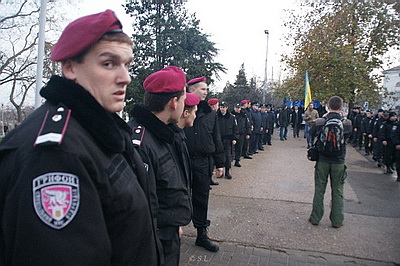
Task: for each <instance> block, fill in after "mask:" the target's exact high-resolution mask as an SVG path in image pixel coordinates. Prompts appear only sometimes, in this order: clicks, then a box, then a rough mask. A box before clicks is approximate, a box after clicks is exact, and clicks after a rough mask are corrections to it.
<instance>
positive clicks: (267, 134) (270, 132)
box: [265, 129, 273, 144]
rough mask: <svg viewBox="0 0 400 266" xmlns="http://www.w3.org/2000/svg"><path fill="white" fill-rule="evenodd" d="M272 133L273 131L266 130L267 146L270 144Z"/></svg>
mask: <svg viewBox="0 0 400 266" xmlns="http://www.w3.org/2000/svg"><path fill="white" fill-rule="evenodd" d="M272 132H273V129H268V132H267V133H266V134H265V142H266V143H268V144H271V140H272V137H271V136H272Z"/></svg>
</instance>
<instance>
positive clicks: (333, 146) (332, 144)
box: [317, 118, 345, 157]
mask: <svg viewBox="0 0 400 266" xmlns="http://www.w3.org/2000/svg"><path fill="white" fill-rule="evenodd" d="M344 145H345V143H344V131H343V122H342V120H341V119H338V118H328V119H326V121H325V123H324V125H323V126H322V128H321V130H320V132H319V135H318V141H317V148H318V151H319V152H320V154H322V155H324V156H326V157H335V156H338V155H340V154H341V153H342V151H343V148H344Z"/></svg>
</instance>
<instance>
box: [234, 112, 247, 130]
mask: <svg viewBox="0 0 400 266" xmlns="http://www.w3.org/2000/svg"><path fill="white" fill-rule="evenodd" d="M232 114H233V115H234V116H235V118H236V122H237V125H238V126H237V127H238V132H239V135H250V134H251V128H250V120H249V118H248V117H247V115H246V113H245V112H244V111H240V112H239V113H236V112H235V111H232Z"/></svg>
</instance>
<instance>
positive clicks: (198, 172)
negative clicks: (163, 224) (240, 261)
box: [184, 77, 225, 252]
mask: <svg viewBox="0 0 400 266" xmlns="http://www.w3.org/2000/svg"><path fill="white" fill-rule="evenodd" d="M188 87H189V92H191V93H193V94H196V95H197V97H198V98H199V99H200V103H199V105H198V110H197V113H196V119H195V121H194V124H193V127H190V128H185V129H184V130H185V134H186V137H187V145H188V149H189V154H190V157H191V162H192V166H193V168H192V169H193V171H192V173H193V185H192V202H193V224H194V227H196V228H197V239H196V245H198V246H202V247H204V248H205V249H207V250H209V251H213V252H216V251H218V249H219V247H218V245H216V244H214V243H212V242H211V241H210V240H209V238H208V236H207V227H208V226H210V220H208V219H207V216H208V199H209V192H210V181H211V176H212V171H213V168H214V163H215V165H216V167H217V177H219V176H223V175H224V168H223V167H224V159H225V156H224V149H223V146H222V142H221V136H220V134H219V128H218V123H217V116H216V114H215V112H214V111H213V110H212V109H211V107H210V106H209V105H208V104H207V102H206V101H205V99H206V97H207V93H208V85H207V83H206V78H205V77H200V78H195V79H192V80H190V81H189V82H188Z"/></svg>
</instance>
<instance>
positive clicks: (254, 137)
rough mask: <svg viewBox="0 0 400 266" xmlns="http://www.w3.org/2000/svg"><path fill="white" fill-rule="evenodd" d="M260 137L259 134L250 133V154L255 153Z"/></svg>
mask: <svg viewBox="0 0 400 266" xmlns="http://www.w3.org/2000/svg"><path fill="white" fill-rule="evenodd" d="M260 136H261V134H256V133H251V139H250V141H251V142H250V148H249V152H250V153H255V152H256V151H257V148H258V143H259V141H260Z"/></svg>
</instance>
